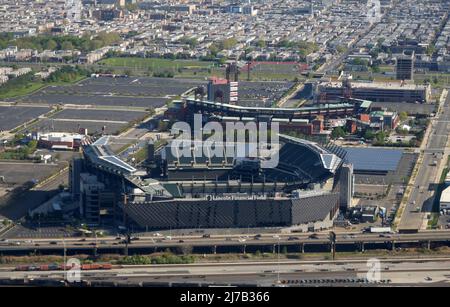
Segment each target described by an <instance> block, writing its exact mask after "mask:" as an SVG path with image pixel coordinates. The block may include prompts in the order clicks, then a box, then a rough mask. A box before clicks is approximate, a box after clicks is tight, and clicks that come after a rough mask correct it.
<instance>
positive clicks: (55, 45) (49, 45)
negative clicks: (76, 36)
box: [45, 39, 58, 50]
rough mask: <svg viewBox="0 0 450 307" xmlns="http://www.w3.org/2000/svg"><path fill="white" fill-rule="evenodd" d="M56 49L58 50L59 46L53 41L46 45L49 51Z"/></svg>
mask: <svg viewBox="0 0 450 307" xmlns="http://www.w3.org/2000/svg"><path fill="white" fill-rule="evenodd" d="M56 48H58V44H57V43H56V42H55V41H54V40H53V39H50V40H49V41H48V42H47V43H46V44H45V49H47V50H55V49H56Z"/></svg>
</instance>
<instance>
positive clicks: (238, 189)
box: [71, 134, 353, 231]
mask: <svg viewBox="0 0 450 307" xmlns="http://www.w3.org/2000/svg"><path fill="white" fill-rule="evenodd" d="M279 140H280V144H279V148H277V154H278V155H279V161H280V162H279V163H278V165H277V166H276V167H274V168H262V167H261V164H260V161H259V160H258V159H250V158H248V159H247V158H244V159H239V158H237V157H236V156H228V157H226V158H217V157H210V158H207V157H202V156H198V157H196V156H195V146H193V147H192V156H191V157H189V158H184V157H176V156H174V155H173V154H172V152H173V150H172V146H173V145H172V142H169V143H168V144H167V145H166V146H163V147H160V148H158V149H155V146H154V144H153V143H149V144H148V148H147V151H148V157H147V160H146V161H145V163H144V164H143V165H142V166H141V167H137V166H131V165H130V164H128V163H127V162H125V161H122V160H121V159H119V158H118V157H117V156H115V155H114V154H113V153H112V151H111V150H110V149H109V147H108V137H102V138H100V139H98V140H97V141H96V142H94V143H93V144H89V145H85V146H84V148H83V149H84V150H83V153H84V155H83V156H84V157H83V159H81V160H78V161H74V163H73V164H72V167H71V190H72V193H74V196H75V197H78V198H79V199H80V213H81V215H82V216H83V218H84V219H86V220H88V222H89V223H90V224H97V225H98V224H100V225H102V224H110V223H113V224H114V225H121V226H127V227H133V229H169V228H170V229H196V228H197V229H198V228H240V227H283V228H292V229H296V230H297V231H311V230H318V229H326V228H329V227H331V226H332V225H333V220H334V218H335V217H336V216H337V214H338V212H339V208H340V207H342V206H346V204H348V203H349V199H348V197H350V198H351V191H352V189H353V187H352V184H353V180H352V179H351V176H352V174H350V177H349V176H348V175H349V174H347V173H345V172H348V170H349V169H350V171H351V168H348V167H343V166H344V165H345V164H346V162H345V151H343V150H342V149H341V148H339V147H337V146H334V145H332V146H321V145H319V144H317V143H313V142H310V141H306V140H303V139H298V138H294V137H290V136H286V135H281V134H280V135H279ZM343 173H345V174H343ZM77 178H80V179H77ZM343 179H344V180H343Z"/></svg>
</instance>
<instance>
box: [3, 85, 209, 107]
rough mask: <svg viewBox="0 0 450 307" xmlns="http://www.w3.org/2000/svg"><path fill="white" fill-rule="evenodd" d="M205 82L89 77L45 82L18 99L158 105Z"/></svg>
mask: <svg viewBox="0 0 450 307" xmlns="http://www.w3.org/2000/svg"><path fill="white" fill-rule="evenodd" d="M201 84H204V85H205V84H206V83H205V82H202V81H198V80H188V79H172V78H171V79H168V78H146V77H142V78H110V77H99V78H89V79H86V80H84V81H82V82H80V83H77V84H74V85H70V86H49V87H46V88H44V89H42V90H40V91H38V92H37V93H34V94H32V95H29V96H25V97H20V98H16V99H11V100H13V101H20V102H33V103H47V104H64V105H67V104H75V105H94V106H134V107H143V108H148V107H154V108H157V107H161V106H163V105H164V104H165V103H166V102H167V101H169V100H170V99H172V98H174V97H176V96H178V95H181V94H182V93H183V92H185V91H186V90H188V89H190V88H193V87H196V86H198V85H201Z"/></svg>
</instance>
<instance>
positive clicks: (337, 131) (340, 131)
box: [331, 127, 345, 139]
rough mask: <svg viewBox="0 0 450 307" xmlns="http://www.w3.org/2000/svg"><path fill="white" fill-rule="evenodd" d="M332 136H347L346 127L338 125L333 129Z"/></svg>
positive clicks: (336, 137) (335, 137)
mask: <svg viewBox="0 0 450 307" xmlns="http://www.w3.org/2000/svg"><path fill="white" fill-rule="evenodd" d="M331 137H332V138H333V139H338V138H341V137H342V138H343V137H345V131H344V129H342V127H336V128H334V129H333V131H332V132H331Z"/></svg>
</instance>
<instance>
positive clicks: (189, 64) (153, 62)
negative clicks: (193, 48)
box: [99, 57, 215, 71]
mask: <svg viewBox="0 0 450 307" xmlns="http://www.w3.org/2000/svg"><path fill="white" fill-rule="evenodd" d="M99 64H101V65H105V66H114V67H129V68H140V69H149V68H150V69H152V70H153V71H161V70H169V71H170V70H175V71H176V70H178V69H180V68H209V67H212V66H214V64H215V63H214V62H206V61H196V60H169V59H159V58H128V57H127V58H125V57H124V58H121V57H119V58H108V59H104V60H102V61H100V62H99Z"/></svg>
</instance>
